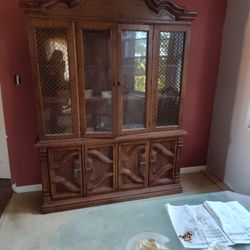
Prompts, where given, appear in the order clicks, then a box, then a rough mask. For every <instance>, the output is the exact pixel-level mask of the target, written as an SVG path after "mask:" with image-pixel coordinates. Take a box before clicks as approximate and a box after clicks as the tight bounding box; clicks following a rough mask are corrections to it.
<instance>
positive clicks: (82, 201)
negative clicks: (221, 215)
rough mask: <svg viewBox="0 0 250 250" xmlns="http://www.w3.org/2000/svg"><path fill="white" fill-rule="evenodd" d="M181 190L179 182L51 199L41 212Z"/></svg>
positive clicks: (44, 204)
mask: <svg viewBox="0 0 250 250" xmlns="http://www.w3.org/2000/svg"><path fill="white" fill-rule="evenodd" d="M181 192H182V187H181V185H180V184H171V185H166V186H158V187H151V188H144V189H138V190H131V191H122V192H115V193H110V194H103V195H95V196H90V197H82V198H74V199H70V200H69V199H68V200H51V201H50V202H44V203H43V206H42V213H51V212H58V211H65V210H70V209H78V208H84V207H89V206H97V205H103V204H108V203H115V202H122V201H129V200H136V199H143V198H150V197H156V196H164V195H169V194H176V193H181Z"/></svg>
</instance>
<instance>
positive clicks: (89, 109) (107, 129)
mask: <svg viewBox="0 0 250 250" xmlns="http://www.w3.org/2000/svg"><path fill="white" fill-rule="evenodd" d="M80 34H81V42H80V43H81V47H82V58H81V60H82V61H83V72H82V76H81V77H83V86H84V87H83V88H84V89H83V91H82V94H83V95H84V96H83V97H82V99H84V104H83V107H82V109H83V110H84V111H85V112H84V113H85V115H84V123H85V133H86V134H93V133H95V134H96V133H98V134H100V133H101V134H105V133H109V134H110V133H112V132H113V127H114V125H113V107H114V105H113V100H114V93H113V88H114V86H113V84H112V83H113V82H114V79H113V72H114V65H115V64H114V62H113V59H112V55H113V42H112V40H113V37H114V32H113V30H112V28H111V27H109V26H107V25H102V24H96V25H93V24H92V25H91V24H89V25H84V26H82V27H81V29H80Z"/></svg>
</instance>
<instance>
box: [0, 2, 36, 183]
mask: <svg viewBox="0 0 250 250" xmlns="http://www.w3.org/2000/svg"><path fill="white" fill-rule="evenodd" d="M14 74H20V75H21V77H22V85H20V86H16V85H14V83H13V75H14ZM0 84H1V88H2V96H3V108H4V116H5V124H6V132H7V135H8V149H9V159H10V167H11V175H12V182H13V183H16V184H17V185H31V184H36V183H40V169H39V168H40V167H39V159H38V153H37V150H35V149H34V147H33V144H34V141H35V139H36V134H37V133H36V130H37V129H36V117H35V104H34V93H33V82H32V76H31V65H30V60H29V50H28V38H27V32H26V24H25V17H24V15H23V13H22V11H21V10H20V9H19V6H18V1H17V0H11V1H1V4H0Z"/></svg>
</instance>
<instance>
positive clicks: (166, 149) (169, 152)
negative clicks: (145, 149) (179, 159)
mask: <svg viewBox="0 0 250 250" xmlns="http://www.w3.org/2000/svg"><path fill="white" fill-rule="evenodd" d="M176 148H177V140H173V139H172V140H153V141H151V145H150V163H149V165H150V167H149V185H150V186H160V185H167V184H172V183H174V179H175V166H176Z"/></svg>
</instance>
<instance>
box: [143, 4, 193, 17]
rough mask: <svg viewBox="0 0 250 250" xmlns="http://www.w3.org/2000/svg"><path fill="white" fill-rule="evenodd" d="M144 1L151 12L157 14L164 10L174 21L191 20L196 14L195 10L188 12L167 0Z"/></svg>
mask: <svg viewBox="0 0 250 250" xmlns="http://www.w3.org/2000/svg"><path fill="white" fill-rule="evenodd" d="M144 2H145V3H146V5H147V6H148V8H149V9H150V10H151V11H152V12H153V13H155V14H157V15H159V14H161V13H162V12H164V11H166V12H167V14H168V15H171V16H173V19H174V20H175V21H193V20H194V19H195V17H196V16H197V13H196V12H189V11H187V10H186V9H185V8H183V7H180V6H178V5H177V4H175V3H173V2H172V1H169V0H144Z"/></svg>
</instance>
